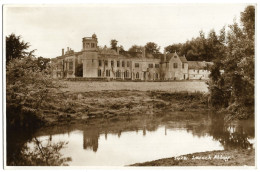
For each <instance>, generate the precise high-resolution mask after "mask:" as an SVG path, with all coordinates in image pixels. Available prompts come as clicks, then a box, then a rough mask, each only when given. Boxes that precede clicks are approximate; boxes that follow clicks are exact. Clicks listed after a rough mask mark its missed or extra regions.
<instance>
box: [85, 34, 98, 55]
mask: <svg viewBox="0 0 260 172" xmlns="http://www.w3.org/2000/svg"><path fill="white" fill-rule="evenodd" d="M97 44H98V39H97V35H96V34H93V35H92V37H84V38H82V50H83V51H97Z"/></svg>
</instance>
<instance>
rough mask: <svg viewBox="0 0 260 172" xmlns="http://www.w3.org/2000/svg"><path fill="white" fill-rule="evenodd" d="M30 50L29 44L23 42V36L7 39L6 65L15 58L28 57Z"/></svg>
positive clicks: (11, 36) (13, 36)
mask: <svg viewBox="0 0 260 172" xmlns="http://www.w3.org/2000/svg"><path fill="white" fill-rule="evenodd" d="M28 48H29V43H25V42H24V41H22V40H21V36H16V35H15V34H13V33H12V34H11V35H9V36H7V37H6V64H7V63H9V61H10V60H12V59H14V58H23V57H24V56H25V55H28V54H29V52H26V50H27V49H28Z"/></svg>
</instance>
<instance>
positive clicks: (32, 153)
mask: <svg viewBox="0 0 260 172" xmlns="http://www.w3.org/2000/svg"><path fill="white" fill-rule="evenodd" d="M32 143H33V145H34V148H33V149H32V150H30V149H29V148H27V149H24V150H23V152H22V155H23V157H24V161H23V164H22V165H26V166H60V165H65V166H66V165H68V164H67V162H69V161H71V158H69V157H66V158H64V157H63V156H62V154H61V153H60V150H61V149H62V148H64V147H65V145H66V144H68V143H67V142H58V143H52V142H51V137H50V138H49V139H48V140H47V143H43V141H39V140H38V139H37V138H33V140H32ZM20 165H21V164H20Z"/></svg>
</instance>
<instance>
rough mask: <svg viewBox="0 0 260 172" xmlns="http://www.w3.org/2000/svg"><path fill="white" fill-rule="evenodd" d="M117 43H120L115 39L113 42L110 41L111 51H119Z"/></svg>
mask: <svg viewBox="0 0 260 172" xmlns="http://www.w3.org/2000/svg"><path fill="white" fill-rule="evenodd" d="M117 43H118V41H117V40H115V39H112V40H111V41H110V45H111V49H112V50H117Z"/></svg>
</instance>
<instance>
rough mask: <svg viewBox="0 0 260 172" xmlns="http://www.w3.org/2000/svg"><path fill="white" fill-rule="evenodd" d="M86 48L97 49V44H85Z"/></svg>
mask: <svg viewBox="0 0 260 172" xmlns="http://www.w3.org/2000/svg"><path fill="white" fill-rule="evenodd" d="M85 47H86V48H90V47H91V48H95V47H96V44H95V43H85Z"/></svg>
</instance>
